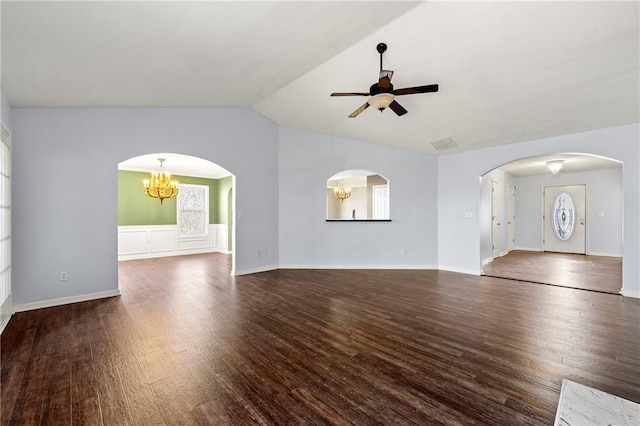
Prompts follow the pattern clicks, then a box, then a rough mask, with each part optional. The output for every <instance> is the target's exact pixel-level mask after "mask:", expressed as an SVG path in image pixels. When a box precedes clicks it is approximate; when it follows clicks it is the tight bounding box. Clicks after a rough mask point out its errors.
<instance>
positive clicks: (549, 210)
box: [543, 185, 587, 254]
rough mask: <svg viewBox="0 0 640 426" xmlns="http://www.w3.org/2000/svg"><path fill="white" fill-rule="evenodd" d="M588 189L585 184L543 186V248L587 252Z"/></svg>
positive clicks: (555, 250) (546, 249) (557, 250)
mask: <svg viewBox="0 0 640 426" xmlns="http://www.w3.org/2000/svg"><path fill="white" fill-rule="evenodd" d="M586 192H587V191H586V185H564V186H546V187H544V217H543V221H544V240H543V250H544V251H554V252H561V253H578V254H585V253H586V227H587V225H586V208H585V206H586V201H585V199H586Z"/></svg>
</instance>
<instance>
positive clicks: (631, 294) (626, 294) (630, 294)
mask: <svg viewBox="0 0 640 426" xmlns="http://www.w3.org/2000/svg"><path fill="white" fill-rule="evenodd" d="M620 294H622V295H623V296H624V297H633V298H634V299H640V290H636V291H629V290H625V289H624V288H623V289H622V291H621V292H620Z"/></svg>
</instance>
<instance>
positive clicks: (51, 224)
mask: <svg viewBox="0 0 640 426" xmlns="http://www.w3.org/2000/svg"><path fill="white" fill-rule="evenodd" d="M13 113H14V117H13V120H14V129H13V130H14V131H13V142H14V150H13V171H14V174H13V208H14V212H16V214H15V215H14V221H13V242H14V246H13V294H14V305H15V304H25V303H30V302H37V301H42V300H49V299H55V298H63V297H71V296H76V295H83V294H91V293H97V292H103V291H109V290H114V289H117V282H118V264H117V244H116V243H117V232H116V231H117V205H116V203H117V171H118V170H117V166H118V163H119V162H120V161H123V160H126V159H128V158H131V157H134V156H138V155H142V154H148V153H159V152H172V153H180V154H187V155H193V156H196V157H201V158H204V159H206V160H210V161H213V162H215V163H217V164H219V165H221V166H222V167H224V168H226V169H227V170H229V171H231V172H232V173H233V174H235V176H236V185H235V191H234V192H235V195H236V215H235V218H234V223H235V224H236V228H237V229H236V232H237V233H236V238H235V239H234V250H235V252H234V254H235V257H236V259H235V260H236V271H237V272H238V273H242V272H245V271H250V270H255V269H260V268H266V267H271V266H277V264H278V259H277V254H278V171H277V168H278V132H277V127H276V125H275V124H273V123H272V122H271V121H269V120H267V119H266V118H265V117H263V116H262V115H260V114H258V113H256V112H255V111H253V110H251V109H243V108H237V109H233V108H230V109H223V108H210V109H199V108H178V109H170V108H166V109H163V108H158V109H142V108H141V109H135V108H132V109H126V108H112V109H109V108H93V109H91V108H81V109H65V108H60V109H46V108H42V109H21V108H16V109H14V110H13ZM325 181H326V179H325ZM269 249H273V255H268V253H269ZM259 250H260V251H261V252H262V253H263V256H262V257H258V256H257V252H258V251H259ZM61 271H68V272H69V281H66V282H60V281H59V280H58V277H59V273H60V272H61Z"/></svg>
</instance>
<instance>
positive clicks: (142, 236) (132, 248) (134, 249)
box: [118, 226, 149, 256]
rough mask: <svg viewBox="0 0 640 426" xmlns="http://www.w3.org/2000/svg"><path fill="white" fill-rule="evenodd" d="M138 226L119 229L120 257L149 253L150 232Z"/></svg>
mask: <svg viewBox="0 0 640 426" xmlns="http://www.w3.org/2000/svg"><path fill="white" fill-rule="evenodd" d="M123 228H140V227H138V226H135V227H134V226H126V227H125V226H121V227H118V256H132V255H137V254H146V253H148V252H149V232H148V231H146V230H144V229H123Z"/></svg>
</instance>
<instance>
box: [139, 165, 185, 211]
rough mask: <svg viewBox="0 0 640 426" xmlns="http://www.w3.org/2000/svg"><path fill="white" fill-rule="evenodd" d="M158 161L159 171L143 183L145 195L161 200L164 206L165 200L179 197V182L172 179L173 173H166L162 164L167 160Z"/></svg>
mask: <svg viewBox="0 0 640 426" xmlns="http://www.w3.org/2000/svg"><path fill="white" fill-rule="evenodd" d="M158 161H159V162H160V168H158V171H157V172H153V173H151V177H150V178H149V179H145V180H144V181H143V183H144V193H145V194H147V195H148V196H149V197H152V198H158V199H160V204H162V201H164V199H165V198H173V197H175V196H176V195H178V182H177V181H175V180H172V179H171V173H167V172H165V171H164V167H163V166H162V163H164V161H165V159H164V158H158Z"/></svg>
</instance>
